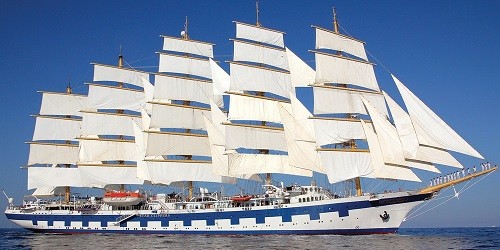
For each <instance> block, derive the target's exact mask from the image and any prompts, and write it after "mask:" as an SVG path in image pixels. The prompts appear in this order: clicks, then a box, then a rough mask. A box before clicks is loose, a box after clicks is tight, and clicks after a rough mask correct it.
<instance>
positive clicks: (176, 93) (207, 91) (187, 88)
mask: <svg viewBox="0 0 500 250" xmlns="http://www.w3.org/2000/svg"><path fill="white" fill-rule="evenodd" d="M153 95H154V97H153V99H155V100H156V99H160V100H184V101H195V102H201V103H208V102H209V101H210V98H211V96H212V95H213V84H212V83H211V82H210V81H207V80H199V79H193V78H185V77H179V76H168V75H155V86H154V94H153Z"/></svg>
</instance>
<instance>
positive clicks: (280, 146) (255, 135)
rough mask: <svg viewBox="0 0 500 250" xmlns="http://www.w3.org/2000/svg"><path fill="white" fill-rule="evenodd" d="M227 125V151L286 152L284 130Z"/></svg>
mask: <svg viewBox="0 0 500 250" xmlns="http://www.w3.org/2000/svg"><path fill="white" fill-rule="evenodd" d="M225 125H226V143H225V147H226V149H237V148H251V149H274V150H281V151H286V150H287V147H286V141H285V135H284V132H283V129H275V128H269V127H268V128H265V127H260V126H249V125H242V124H233V123H229V124H225Z"/></svg>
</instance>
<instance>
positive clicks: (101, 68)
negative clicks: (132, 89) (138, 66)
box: [94, 64, 149, 87]
mask: <svg viewBox="0 0 500 250" xmlns="http://www.w3.org/2000/svg"><path fill="white" fill-rule="evenodd" d="M94 81H97V82H98V81H106V82H120V83H126V84H132V85H135V86H139V87H144V83H145V82H147V83H149V73H147V72H142V71H137V70H134V69H129V68H118V67H116V66H110V65H102V64H94Z"/></svg>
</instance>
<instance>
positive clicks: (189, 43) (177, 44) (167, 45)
mask: <svg viewBox="0 0 500 250" xmlns="http://www.w3.org/2000/svg"><path fill="white" fill-rule="evenodd" d="M163 50H167V51H175V52H183V53H188V54H194V55H199V56H205V57H214V52H213V44H212V43H207V42H201V41H195V40H185V39H182V38H178V37H170V36H163Z"/></svg>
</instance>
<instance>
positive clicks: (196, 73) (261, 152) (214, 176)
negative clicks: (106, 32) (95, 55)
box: [5, 11, 497, 235]
mask: <svg viewBox="0 0 500 250" xmlns="http://www.w3.org/2000/svg"><path fill="white" fill-rule="evenodd" d="M235 26H236V37H235V38H234V39H231V41H232V42H233V44H234V55H233V59H232V60H231V61H228V62H227V63H229V65H230V66H229V67H230V75H229V74H227V73H226V72H225V71H224V70H223V69H222V68H221V67H220V66H219V62H217V61H215V60H214V53H213V46H214V44H212V43H209V42H204V41H197V40H193V39H191V38H190V37H189V36H188V30H187V18H186V24H185V29H184V31H183V32H182V33H181V37H172V36H162V38H163V51H161V52H158V55H159V67H158V69H159V70H158V72H157V73H151V72H144V71H140V70H136V69H134V68H130V67H129V68H127V67H124V65H123V64H124V61H123V57H122V55H121V53H120V56H119V59H118V66H112V65H104V64H98V63H94V64H93V67H94V76H93V82H92V83H88V84H87V85H88V95H80V94H75V93H73V92H72V89H71V87H69V86H68V88H67V91H66V92H65V93H55V92H41V93H42V103H41V108H40V113H39V114H38V115H36V125H35V131H34V135H33V141H31V142H28V144H29V146H30V154H29V160H28V167H27V171H28V189H35V192H34V193H33V194H32V196H33V197H35V198H36V200H31V201H30V200H25V201H24V202H23V205H21V206H15V205H14V204H13V199H9V206H8V208H7V209H6V211H5V214H6V216H7V218H9V219H10V220H11V221H13V222H14V223H16V224H17V225H19V226H21V227H24V228H26V229H29V230H32V231H35V232H44V233H132V234H135V233H154V234H221V235H223V234H374V233H395V232H396V231H397V230H398V228H399V226H400V225H401V223H402V222H403V221H404V219H405V218H406V216H407V214H408V213H409V212H410V211H411V210H412V209H413V208H415V207H416V206H418V205H421V204H423V203H425V202H428V201H429V200H431V199H432V198H433V197H434V196H435V195H436V194H437V193H439V192H440V191H441V190H442V189H445V188H447V187H450V186H452V185H455V184H458V183H461V182H465V181H469V180H471V179H473V178H476V177H478V176H482V175H486V174H489V173H491V172H493V171H495V170H496V169H497V168H496V167H492V168H487V169H486V170H484V171H476V170H474V171H473V172H470V171H469V172H467V173H466V172H465V171H462V172H458V174H457V173H455V174H454V175H444V176H445V177H448V178H447V179H446V180H445V181H444V180H443V179H442V178H440V179H434V180H433V182H431V184H430V185H429V186H427V187H425V188H423V189H419V190H411V191H393V192H383V193H369V192H365V191H364V190H363V189H362V185H361V184H362V180H363V179H379V180H384V181H411V182H421V179H420V178H419V177H418V176H417V175H416V174H415V172H414V170H415V169H419V170H424V171H429V172H433V173H436V174H439V173H441V172H440V170H439V169H438V168H436V166H435V165H444V166H449V167H454V168H457V169H463V166H462V165H461V164H460V163H459V162H458V161H457V160H456V159H455V158H454V157H453V155H452V154H450V151H453V152H458V153H462V154H465V155H470V156H473V157H477V158H481V159H482V158H483V157H482V156H481V155H480V154H479V153H478V152H477V151H476V150H475V149H474V148H472V147H471V146H470V145H469V144H468V143H467V142H466V141H465V140H464V139H462V137H460V136H459V135H458V134H457V133H456V132H455V131H454V130H453V129H452V128H451V127H449V126H448V125H447V124H446V123H445V122H444V121H443V120H442V119H441V118H439V117H438V116H437V115H436V114H435V113H434V112H433V111H432V110H431V109H430V108H429V107H428V106H426V105H425V104H424V103H423V102H422V101H421V100H420V99H419V98H418V97H417V96H415V95H414V94H413V93H412V92H411V91H410V90H409V89H408V88H407V87H406V86H405V85H404V84H403V83H402V82H401V81H400V80H399V79H398V78H396V77H395V76H394V75H392V78H393V80H394V82H395V84H396V86H397V88H398V90H399V92H400V94H401V96H402V98H403V101H404V104H405V106H406V108H407V111H405V110H404V109H403V108H402V107H401V106H400V105H399V104H398V103H397V102H395V101H394V100H393V99H392V98H391V96H389V95H388V94H387V93H386V92H384V91H382V90H381V89H380V86H379V84H378V82H377V78H376V76H375V72H374V66H375V64H374V63H372V62H370V61H368V56H367V53H366V51H365V43H364V42H362V41H360V40H358V39H355V38H352V37H350V36H347V35H344V34H341V33H340V32H339V28H338V23H337V19H336V14H335V11H334V25H333V27H334V28H333V30H329V29H325V28H322V27H318V26H312V27H313V29H314V31H315V33H316V45H315V49H314V50H311V52H312V53H314V56H315V62H316V68H315V69H313V68H311V67H310V66H309V65H308V64H307V63H305V62H304V61H302V60H301V59H300V58H299V57H298V56H296V55H295V54H294V53H293V52H292V51H291V50H290V48H288V47H286V46H285V41H284V32H281V31H278V30H274V29H270V28H265V27H263V26H262V25H261V24H260V22H259V21H258V18H257V23H256V24H255V25H254V24H247V23H242V22H235ZM152 79H154V85H153V84H152V83H151V82H152V81H151V80H152ZM297 87H302V88H311V89H312V93H313V97H314V110H313V112H312V113H311V112H310V111H309V110H308V109H307V108H306V107H305V106H304V104H303V103H302V102H301V101H300V100H299V99H298V98H297V96H296V88H297ZM223 96H228V97H229V101H230V105H229V109H228V110H227V111H226V110H224V107H227V106H228V105H227V104H225V103H224V98H223ZM226 100H227V98H226ZM390 117H392V118H390ZM313 173H316V174H322V175H325V176H326V177H327V178H328V182H330V183H346V185H345V186H346V187H349V188H350V187H352V188H353V190H355V192H354V193H350V192H344V193H343V194H341V193H335V194H334V193H332V192H331V191H330V190H328V189H326V188H324V187H320V186H318V185H316V183H315V182H312V183H311V185H306V186H304V185H298V184H296V183H293V184H291V185H289V186H285V185H284V184H283V182H277V180H276V179H275V178H273V176H275V175H274V174H285V175H291V176H306V177H312V176H313ZM460 173H462V174H461V175H460ZM241 180H246V181H257V182H264V184H263V185H262V188H263V192H261V193H258V194H243V193H241V194H239V195H234V196H225V195H224V194H223V193H222V192H215V191H213V190H211V191H209V190H208V189H206V188H204V187H203V186H201V185H200V184H201V183H205V182H211V183H226V184H235V183H237V182H239V181H241ZM131 185H136V186H141V185H160V186H183V187H185V188H186V189H187V194H184V193H174V194H156V195H152V194H149V195H148V194H147V193H146V192H144V191H140V190H139V191H132V190H127V186H131ZM196 185H198V186H199V192H198V189H195V186H196ZM75 187H79V188H94V189H95V188H100V189H104V190H106V191H105V194H104V195H103V197H94V196H92V197H76V196H74V195H73V197H72V196H71V189H72V188H75ZM60 193H63V194H64V197H61V199H60V200H59V201H54V200H50V199H48V200H46V199H43V197H50V196H54V195H56V194H60ZM72 198H73V199H72Z"/></svg>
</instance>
